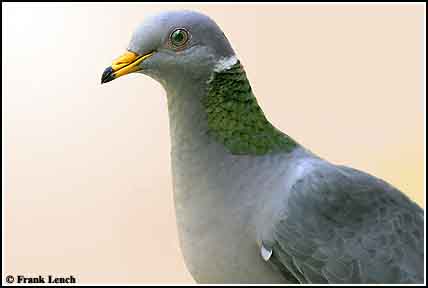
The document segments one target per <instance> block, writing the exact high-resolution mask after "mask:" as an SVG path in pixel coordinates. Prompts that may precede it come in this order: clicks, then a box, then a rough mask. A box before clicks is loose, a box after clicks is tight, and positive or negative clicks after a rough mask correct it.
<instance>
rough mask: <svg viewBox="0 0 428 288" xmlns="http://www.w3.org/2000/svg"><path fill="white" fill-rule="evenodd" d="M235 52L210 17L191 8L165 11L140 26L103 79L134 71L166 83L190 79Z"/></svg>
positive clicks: (106, 79)
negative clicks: (189, 9)
mask: <svg viewBox="0 0 428 288" xmlns="http://www.w3.org/2000/svg"><path fill="white" fill-rule="evenodd" d="M233 55H234V51H233V49H232V47H231V46H230V44H229V41H228V40H227V38H226V36H225V35H224V33H223V32H222V30H221V29H220V27H219V26H218V25H217V24H216V23H215V22H214V21H213V20H211V19H210V18H209V17H207V16H205V15H203V14H201V13H197V12H193V11H187V10H184V11H183V10H181V11H168V12H163V13H160V14H156V15H153V16H151V17H148V18H147V19H146V20H145V21H144V22H143V23H142V24H141V25H140V26H138V28H137V29H136V30H135V32H134V33H133V35H132V38H131V41H130V43H129V45H128V49H127V51H126V52H125V53H124V54H123V55H122V56H120V57H119V58H117V59H116V60H115V61H114V62H113V63H112V65H111V66H110V67H108V68H107V69H105V71H104V73H103V76H102V80H101V83H106V82H109V81H112V80H114V79H116V78H119V77H121V76H123V75H126V74H129V73H134V72H138V73H143V74H146V75H149V76H151V77H152V78H154V79H156V80H158V81H159V82H161V84H164V85H165V84H166V85H168V84H172V85H174V84H176V83H171V82H177V83H179V82H180V83H182V82H186V81H189V83H190V81H193V80H194V79H193V78H195V77H203V75H207V74H208V73H209V72H210V71H212V69H213V67H214V66H215V64H216V63H217V62H219V61H220V60H221V59H225V58H228V57H231V56H233Z"/></svg>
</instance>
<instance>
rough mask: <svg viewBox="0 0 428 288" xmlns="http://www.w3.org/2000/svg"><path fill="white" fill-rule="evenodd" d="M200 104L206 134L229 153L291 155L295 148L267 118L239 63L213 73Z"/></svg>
mask: <svg viewBox="0 0 428 288" xmlns="http://www.w3.org/2000/svg"><path fill="white" fill-rule="evenodd" d="M202 103H203V105H204V107H205V109H206V112H207V115H208V128H209V133H211V135H213V136H214V137H215V138H216V139H217V141H219V142H221V143H222V144H224V145H225V146H226V148H227V149H228V150H229V151H230V152H231V153H232V154H249V155H263V154H268V153H272V152H290V151H291V150H293V149H294V148H295V147H296V146H297V145H298V144H297V143H296V142H295V141H294V140H293V139H291V138H290V137H289V136H287V135H285V134H284V133H282V132H281V131H279V130H278V129H276V128H275V127H274V126H273V125H272V124H271V123H270V122H269V121H268V120H267V119H266V117H265V115H264V113H263V111H262V110H261V109H260V106H259V105H258V104H257V100H256V98H255V97H254V94H253V92H252V90H251V86H250V83H249V82H248V79H247V76H246V74H245V71H244V69H243V67H242V65H241V64H240V62H239V61H238V62H237V63H236V64H234V65H233V66H231V67H229V68H227V69H225V70H223V71H219V72H214V75H213V77H212V78H211V80H210V81H209V82H208V93H207V96H206V97H204V98H203V100H202Z"/></svg>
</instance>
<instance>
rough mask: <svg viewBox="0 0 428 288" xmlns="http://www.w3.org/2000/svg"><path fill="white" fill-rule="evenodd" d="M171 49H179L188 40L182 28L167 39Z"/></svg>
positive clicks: (186, 33)
mask: <svg viewBox="0 0 428 288" xmlns="http://www.w3.org/2000/svg"><path fill="white" fill-rule="evenodd" d="M169 38H170V41H171V44H172V46H173V47H181V46H183V45H184V44H186V42H187V40H189V33H188V32H187V31H186V30H184V29H183V28H179V29H175V30H174V31H172V33H171V36H170V37H169Z"/></svg>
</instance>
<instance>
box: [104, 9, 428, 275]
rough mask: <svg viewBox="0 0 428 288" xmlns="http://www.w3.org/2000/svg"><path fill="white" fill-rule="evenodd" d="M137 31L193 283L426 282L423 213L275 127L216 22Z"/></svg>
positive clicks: (190, 21)
mask: <svg viewBox="0 0 428 288" xmlns="http://www.w3.org/2000/svg"><path fill="white" fill-rule="evenodd" d="M177 27H178V28H177ZM180 27H182V28H180ZM174 29H175V30H174ZM177 29H181V31H180V33H184V34H182V35H179V34H177V35H176V34H175V31H177ZM140 30H141V31H137V33H136V34H135V35H134V37H133V41H131V45H130V50H131V51H135V52H136V53H135V55H136V56H135V55H131V57H132V56H134V57H137V56H138V57H137V58H136V59H137V60H135V61H138V59H143V58H144V57H147V59H145V60H144V61H143V62H141V63H142V64H141V65H140V66H139V67H140V68H141V69H143V70H141V71H142V72H143V73H145V74H148V75H149V76H151V77H153V78H155V79H156V80H158V81H159V82H160V83H161V84H162V85H163V86H164V88H165V90H166V91H167V95H168V110H169V119H170V134H171V144H172V150H171V152H172V153H171V158H172V171H173V182H174V183H173V187H174V199H175V208H176V214H177V225H178V231H179V238H180V245H181V249H182V252H183V255H184V258H185V262H186V265H187V267H188V269H189V271H190V272H191V274H192V276H193V277H194V278H195V280H196V281H197V282H200V283H311V282H312V283H422V282H423V253H424V252H423V242H424V239H423V232H424V231H423V210H422V209H421V208H419V207H418V206H417V205H416V204H414V203H413V202H412V201H411V200H409V199H408V198H407V197H406V196H404V194H402V193H401V192H400V191H398V190H397V189H395V188H393V187H392V186H390V185H389V184H387V183H385V182H384V181H382V180H380V179H377V178H375V177H372V176H370V175H368V174H365V173H363V172H360V171H357V170H354V169H351V168H347V167H343V166H337V165H333V164H331V163H329V162H327V161H325V160H323V159H320V158H319V157H317V156H316V155H314V154H313V153H311V152H310V151H308V150H306V149H305V148H303V147H302V146H301V145H299V144H298V143H297V142H296V141H294V140H293V139H292V138H291V137H289V136H288V135H286V134H284V133H282V132H280V131H279V130H277V129H276V128H275V127H273V125H272V124H271V123H270V122H269V121H268V120H267V118H266V117H265V115H264V114H263V112H262V111H261V109H260V107H259V105H258V104H257V101H256V99H255V97H254V95H253V93H252V90H251V87H250V84H249V82H248V80H247V77H246V75H245V72H244V70H243V67H242V65H240V63H239V61H238V60H237V58H236V56H235V54H234V52H233V50H232V48H231V47H230V45H229V43H228V41H227V39H226V38H225V36H224V35H223V34H222V32H221V30H220V29H219V28H218V27H217V26H216V25H215V23H214V22H213V21H212V20H210V19H209V18H207V17H206V16H203V15H201V14H198V13H194V12H188V11H186V12H169V13H163V14H161V15H160V16H157V17H154V18H150V20H148V21H147V22H146V23H145V24H144V25H143V26H142V28H140ZM153 31H155V32H156V34H155V33H154V32H153ZM183 31H184V32H183ZM143 32H145V33H146V34H148V36H147V37H146V38H144V37H143V36H141V35H140V34H143ZM185 33H188V35H186V34H185ZM158 34H159V37H158ZM168 36H169V37H170V40H168ZM186 37H187V38H186ZM136 39H137V40H138V39H146V41H151V42H150V43H148V44H147V45H146V46H144V45H142V44H141V43H139V41H137V40H136ZM153 39H154V40H153ZM183 39H184V40H183ZM174 41H176V43H182V42H184V43H185V44H180V46H178V45H175V46H174V45H170V44H171V43H170V42H174ZM186 41H187V42H186ZM212 41H214V43H211V42H212ZM143 42H144V41H143ZM155 44H156V45H155ZM139 45H140V46H141V47H140V46H139ZM147 47H148V48H147ZM132 53H134V52H132ZM145 55H148V56H145ZM149 56H150V57H149ZM126 57H130V55H129V54H127V56H126ZM114 65H116V66H118V67H125V69H134V68H131V67H130V66H129V65H130V64H125V65H127V66H120V65H123V63H122V62H120V61H119V62H116V63H115V64H114ZM131 66H132V63H131ZM126 67H128V68H126ZM117 71H118V72H116V73H118V75H119V76H120V75H121V74H120V71H121V70H120V69H119V70H117ZM122 71H123V70H122ZM132 71H135V70H132ZM111 73H112V69H111V68H110V70H108V69H107V70H106V72H105V75H104V76H103V81H104V82H107V81H110V80H112V79H114V75H111ZM117 77H118V76H117ZM283 96H284V95H278V96H277V97H283Z"/></svg>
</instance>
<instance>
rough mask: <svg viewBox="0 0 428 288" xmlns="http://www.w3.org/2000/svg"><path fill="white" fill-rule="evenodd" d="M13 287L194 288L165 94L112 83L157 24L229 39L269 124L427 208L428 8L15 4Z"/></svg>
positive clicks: (10, 138) (10, 32)
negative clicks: (179, 19)
mask: <svg viewBox="0 0 428 288" xmlns="http://www.w3.org/2000/svg"><path fill="white" fill-rule="evenodd" d="M2 8H3V9H2V16H3V17H2V29H3V30H2V40H3V42H2V43H3V44H2V48H3V49H2V60H3V61H2V84H3V85H2V95H3V97H2V100H3V104H4V105H3V113H2V120H3V125H2V128H3V129H2V136H3V141H2V144H3V156H4V158H3V168H4V169H3V173H5V174H3V180H5V181H3V194H2V195H3V196H2V197H3V216H4V217H3V224H4V226H3V234H2V235H3V252H4V253H3V263H4V264H5V266H3V277H2V279H5V275H8V274H11V275H17V274H21V275H25V276H32V275H33V276H38V275H49V274H51V275H54V276H57V277H59V276H69V275H74V276H75V277H76V278H77V281H78V283H81V284H83V283H88V284H90V283H192V282H193V279H192V277H191V275H190V274H189V272H188V271H187V270H186V267H185V264H184V262H183V259H182V256H181V252H180V250H179V244H178V238H177V229H176V226H175V213H174V205H173V195H172V188H171V168H170V154H169V151H170V139H169V128H168V118H167V116H168V115H167V104H166V97H165V92H164V91H163V89H162V87H161V86H160V84H158V83H156V82H155V81H154V80H152V79H150V78H148V77H145V76H142V75H136V74H135V75H128V76H126V77H122V78H120V79H119V80H116V81H113V82H111V83H108V84H106V85H102V86H101V85H100V79H101V74H102V72H103V70H104V68H106V67H107V66H108V65H110V63H111V61H112V60H113V59H115V58H116V57H117V56H119V55H121V54H122V53H123V52H124V50H125V49H126V47H127V44H128V41H129V40H130V36H131V34H132V32H133V30H134V29H135V28H136V26H137V25H138V24H139V23H140V22H141V21H142V20H144V18H145V17H146V16H147V15H148V14H151V13H154V12H158V11H162V10H166V9H182V8H185V9H193V10H197V11H200V12H203V13H206V14H208V15H209V16H211V17H212V18H213V19H214V20H215V21H216V22H217V23H218V24H219V26H220V27H222V28H223V30H224V32H225V34H226V35H227V37H228V39H229V40H230V41H231V43H232V46H233V47H234V49H235V51H236V53H237V54H238V55H239V58H240V60H241V62H242V63H243V64H244V66H245V68H246V71H247V75H248V77H249V79H250V81H251V84H252V87H253V90H254V91H255V94H256V96H257V98H258V100H259V103H260V105H261V106H262V108H263V109H264V111H265V113H266V115H267V116H268V118H269V119H270V120H271V121H272V122H273V123H274V124H275V125H276V126H277V127H278V128H280V129H281V130H283V131H285V132H286V133H288V134H289V135H291V136H292V137H293V138H295V139H296V140H297V141H298V142H300V143H301V144H303V145H304V146H306V147H307V148H309V149H310V150H312V151H313V152H315V153H317V154H318V155H320V156H321V157H323V158H325V159H328V160H330V161H332V162H334V163H338V164H344V165H349V166H352V167H354V168H357V169H361V170H364V171H367V172H369V173H371V174H373V175H375V176H377V177H380V178H382V179H384V180H386V181H388V182H390V183H391V184H393V185H394V186H396V187H397V188H399V189H401V190H402V191H403V192H405V193H406V194H407V195H409V197H411V198H412V199H413V200H414V201H416V202H417V203H419V205H421V206H423V207H425V204H424V159H425V157H424V113H425V111H424V103H425V101H426V99H425V94H424V66H423V65H424V63H425V58H424V57H425V56H424V55H425V54H424V53H425V50H424V35H425V30H424V29H425V6H424V5H404V4H401V5H389V6H387V5H363V4H358V5H355V4H354V5H333V4H329V5H309V4H302V5H300V4H287V5H286V4H209V3H207V4H178V3H169V4H162V3H156V4H142V3H104V4H102V3H92V4H86V3H76V4H74V3H67V4H61V3H43V4H42V3H39V4H36V3H34V4H30V3H2Z"/></svg>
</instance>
